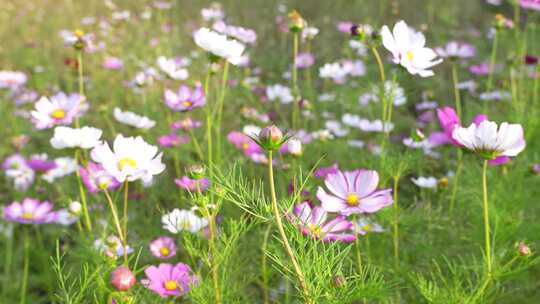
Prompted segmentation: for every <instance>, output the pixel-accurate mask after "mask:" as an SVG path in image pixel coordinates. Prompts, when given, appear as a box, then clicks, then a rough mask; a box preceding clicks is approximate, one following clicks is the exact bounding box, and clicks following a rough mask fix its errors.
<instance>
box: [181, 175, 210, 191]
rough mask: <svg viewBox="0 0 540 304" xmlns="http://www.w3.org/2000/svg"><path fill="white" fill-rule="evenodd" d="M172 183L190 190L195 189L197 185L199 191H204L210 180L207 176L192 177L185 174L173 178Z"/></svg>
mask: <svg viewBox="0 0 540 304" xmlns="http://www.w3.org/2000/svg"><path fill="white" fill-rule="evenodd" d="M174 183H175V184H176V185H177V186H178V187H180V188H182V189H184V190H188V191H191V192H195V191H197V187H199V188H200V190H201V191H205V190H206V189H208V187H209V186H210V180H208V179H207V178H201V179H192V178H189V177H187V176H182V177H181V178H177V179H175V180H174ZM197 184H198V186H197Z"/></svg>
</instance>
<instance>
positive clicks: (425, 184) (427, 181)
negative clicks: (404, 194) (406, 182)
mask: <svg viewBox="0 0 540 304" xmlns="http://www.w3.org/2000/svg"><path fill="white" fill-rule="evenodd" d="M411 180H412V182H413V183H414V184H415V185H417V186H418V187H420V188H429V189H435V188H437V183H438V181H437V179H436V178H435V177H433V176H428V177H424V176H419V177H418V178H414V177H413V178H411Z"/></svg>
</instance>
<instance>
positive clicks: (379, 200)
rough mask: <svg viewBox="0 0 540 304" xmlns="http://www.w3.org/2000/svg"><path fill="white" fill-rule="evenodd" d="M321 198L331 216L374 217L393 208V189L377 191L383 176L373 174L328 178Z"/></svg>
mask: <svg viewBox="0 0 540 304" xmlns="http://www.w3.org/2000/svg"><path fill="white" fill-rule="evenodd" d="M324 183H325V185H326V187H327V188H328V190H329V191H330V193H327V192H326V191H325V190H324V189H323V188H322V187H319V188H318V190H317V198H318V199H319V200H320V201H321V202H322V207H323V208H324V210H326V211H328V212H339V213H340V214H343V215H345V216H348V215H350V214H356V213H373V212H376V211H378V210H380V209H382V208H384V207H386V206H389V205H391V204H392V202H393V199H392V189H383V190H377V185H378V183H379V174H378V173H377V172H376V171H372V170H363V169H359V170H354V171H338V172H336V173H332V174H328V175H327V176H326V178H325V180H324Z"/></svg>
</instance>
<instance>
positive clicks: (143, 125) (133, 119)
mask: <svg viewBox="0 0 540 304" xmlns="http://www.w3.org/2000/svg"><path fill="white" fill-rule="evenodd" d="M113 114H114V119H116V121H118V122H119V123H123V124H125V125H128V126H131V127H134V128H137V129H151V128H153V127H154V126H155V125H156V122H155V121H154V120H151V119H150V118H148V117H146V116H142V115H139V114H136V113H133V112H130V111H122V110H120V108H114V112H113Z"/></svg>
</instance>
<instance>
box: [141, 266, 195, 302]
mask: <svg viewBox="0 0 540 304" xmlns="http://www.w3.org/2000/svg"><path fill="white" fill-rule="evenodd" d="M144 273H145V274H146V278H145V279H143V280H141V283H142V284H143V285H144V286H145V287H146V288H148V289H150V290H151V291H153V292H154V293H157V294H158V295H159V296H161V297H162V298H167V297H170V296H173V297H179V296H183V295H184V294H186V293H188V292H189V290H190V289H191V287H192V286H193V285H196V284H198V283H199V278H198V277H197V276H196V275H194V274H192V271H191V268H190V267H189V266H188V265H186V264H184V263H178V264H176V265H172V264H165V263H164V264H159V265H158V266H153V265H152V266H150V267H148V268H146V269H145V270H144Z"/></svg>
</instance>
